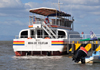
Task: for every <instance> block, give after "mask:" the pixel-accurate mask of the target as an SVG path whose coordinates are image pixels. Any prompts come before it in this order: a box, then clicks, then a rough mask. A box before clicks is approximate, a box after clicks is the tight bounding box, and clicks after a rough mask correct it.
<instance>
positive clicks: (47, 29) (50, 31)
mask: <svg viewBox="0 0 100 70" xmlns="http://www.w3.org/2000/svg"><path fill="white" fill-rule="evenodd" d="M42 28H43V29H44V30H45V31H46V32H47V33H48V35H49V36H50V37H51V38H56V32H55V31H54V30H53V29H52V27H51V25H49V26H47V24H45V23H44V22H43V23H42Z"/></svg>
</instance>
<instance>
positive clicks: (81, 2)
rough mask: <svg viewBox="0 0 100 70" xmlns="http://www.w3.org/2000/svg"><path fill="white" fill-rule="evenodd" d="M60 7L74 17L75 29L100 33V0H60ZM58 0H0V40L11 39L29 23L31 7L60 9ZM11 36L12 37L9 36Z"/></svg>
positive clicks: (86, 32) (87, 32)
mask: <svg viewBox="0 0 100 70" xmlns="http://www.w3.org/2000/svg"><path fill="white" fill-rule="evenodd" d="M59 1H60V2H61V3H63V4H61V5H60V9H61V11H64V12H66V13H68V14H71V16H72V17H74V20H75V21H74V30H75V31H78V32H79V33H81V32H84V33H85V34H89V33H90V31H93V32H94V33H95V34H100V31H99V30H100V25H99V24H100V0H59ZM57 2H58V0H0V40H3V39H5V40H11V39H13V37H14V36H15V35H18V34H19V31H20V30H22V29H27V28H28V24H29V9H33V8H39V7H48V8H56V9H58V5H57V4H54V3H57ZM9 37H10V38H9Z"/></svg>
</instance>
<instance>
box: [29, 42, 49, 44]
mask: <svg viewBox="0 0 100 70" xmlns="http://www.w3.org/2000/svg"><path fill="white" fill-rule="evenodd" d="M28 44H48V42H28Z"/></svg>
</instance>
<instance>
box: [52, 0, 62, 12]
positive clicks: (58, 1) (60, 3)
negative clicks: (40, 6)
mask: <svg viewBox="0 0 100 70" xmlns="http://www.w3.org/2000/svg"><path fill="white" fill-rule="evenodd" d="M53 4H58V8H59V11H60V4H63V3H60V1H59V0H58V3H53Z"/></svg>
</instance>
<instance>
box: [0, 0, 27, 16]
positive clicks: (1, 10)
mask: <svg viewBox="0 0 100 70" xmlns="http://www.w3.org/2000/svg"><path fill="white" fill-rule="evenodd" d="M27 9H29V6H26V5H25V4H24V3H22V2H21V0H0V16H8V17H9V16H12V17H25V16H27V14H28V10H27ZM26 13H27V14H26Z"/></svg>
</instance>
